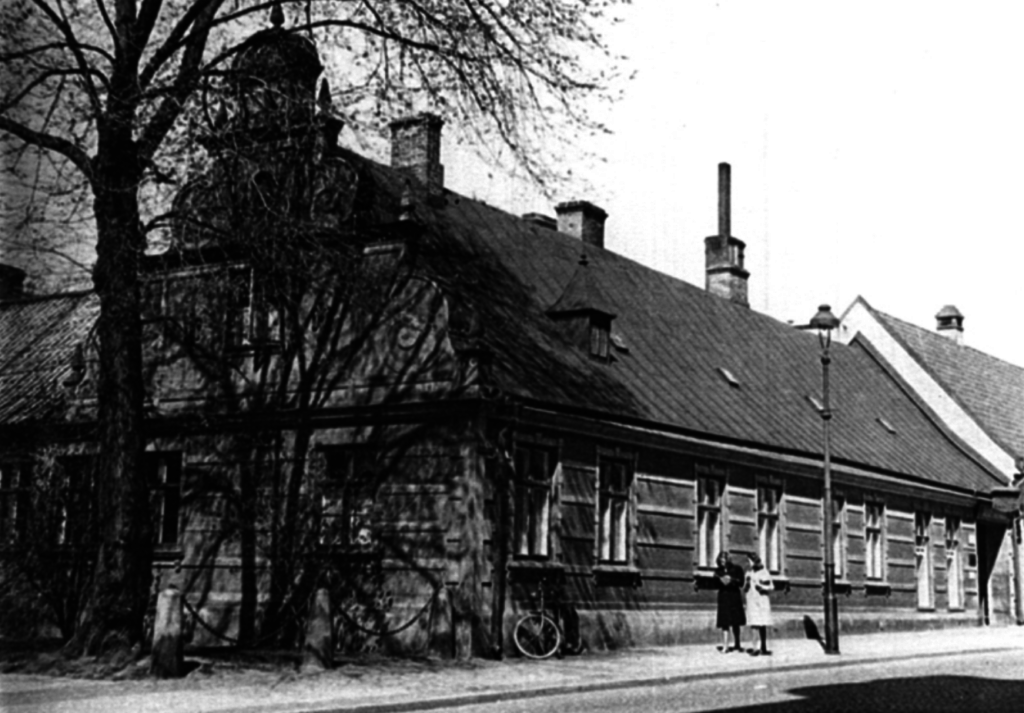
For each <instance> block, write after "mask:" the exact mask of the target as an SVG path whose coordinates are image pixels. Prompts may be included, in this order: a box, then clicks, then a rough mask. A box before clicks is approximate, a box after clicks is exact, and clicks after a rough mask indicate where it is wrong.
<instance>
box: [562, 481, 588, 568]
mask: <svg viewBox="0 0 1024 713" xmlns="http://www.w3.org/2000/svg"><path fill="white" fill-rule="evenodd" d="M596 478H597V470H596V468H594V467H593V466H588V465H582V464H580V463H570V462H563V463H562V502H561V539H562V543H561V550H562V561H563V563H564V564H566V565H568V566H570V567H579V568H586V569H588V570H589V568H590V567H591V566H592V565H593V561H594V539H595V537H596V534H597V533H596V532H595V530H594V513H595V511H596V509H597V491H596V488H595V483H596Z"/></svg>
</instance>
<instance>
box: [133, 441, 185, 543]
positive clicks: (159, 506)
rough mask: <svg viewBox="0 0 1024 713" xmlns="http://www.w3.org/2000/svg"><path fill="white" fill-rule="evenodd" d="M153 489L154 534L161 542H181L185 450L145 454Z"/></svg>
mask: <svg viewBox="0 0 1024 713" xmlns="http://www.w3.org/2000/svg"><path fill="white" fill-rule="evenodd" d="M142 467H143V469H144V470H145V472H146V478H147V480H148V482H149V487H150V493H151V505H150V507H151V512H152V514H153V535H154V538H155V542H156V544H158V545H169V546H173V545H177V544H178V534H179V528H180V520H181V453H179V452H170V451H168V452H155V451H154V452H148V453H146V454H144V455H143V458H142Z"/></svg>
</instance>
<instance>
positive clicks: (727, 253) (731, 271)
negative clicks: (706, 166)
mask: <svg viewBox="0 0 1024 713" xmlns="http://www.w3.org/2000/svg"><path fill="white" fill-rule="evenodd" d="M731 188H732V187H731V175H730V168H729V164H727V163H720V164H718V235H712V236H711V237H708V238H704V272H705V276H706V279H705V289H707V291H708V292H710V293H712V294H715V295H718V296H719V297H724V298H725V299H727V300H731V301H733V302H735V303H737V304H741V305H743V306H744V307H749V306H750V303H749V301H748V299H747V279H748V278H749V277H750V273H749V272H747V271H746V270H745V269H743V250H744V248H746V247H747V246H746V243H744V242H743V241H742V240H740V239H739V238H735V237H733V236H732V235H731V230H732V229H731V226H730V221H731V211H732V208H731V205H730V197H731V196H730V191H731Z"/></svg>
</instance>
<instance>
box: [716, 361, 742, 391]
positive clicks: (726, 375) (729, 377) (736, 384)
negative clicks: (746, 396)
mask: <svg viewBox="0 0 1024 713" xmlns="http://www.w3.org/2000/svg"><path fill="white" fill-rule="evenodd" d="M718 373H719V374H721V375H722V378H723V379H725V380H726V381H727V382H729V386H731V387H733V388H734V389H738V388H740V380H739V379H737V378H736V377H735V376H733V373H732V372H731V371H729V370H728V369H726V368H725V367H724V366H720V367H718Z"/></svg>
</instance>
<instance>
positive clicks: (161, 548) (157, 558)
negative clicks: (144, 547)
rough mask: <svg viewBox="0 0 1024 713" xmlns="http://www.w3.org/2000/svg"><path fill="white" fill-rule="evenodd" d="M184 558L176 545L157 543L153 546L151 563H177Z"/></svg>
mask: <svg viewBox="0 0 1024 713" xmlns="http://www.w3.org/2000/svg"><path fill="white" fill-rule="evenodd" d="M184 558H185V554H184V552H182V550H181V547H179V546H178V545H157V546H156V547H154V548H153V564H169V563H178V562H181V561H182V560H183V559H184Z"/></svg>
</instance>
